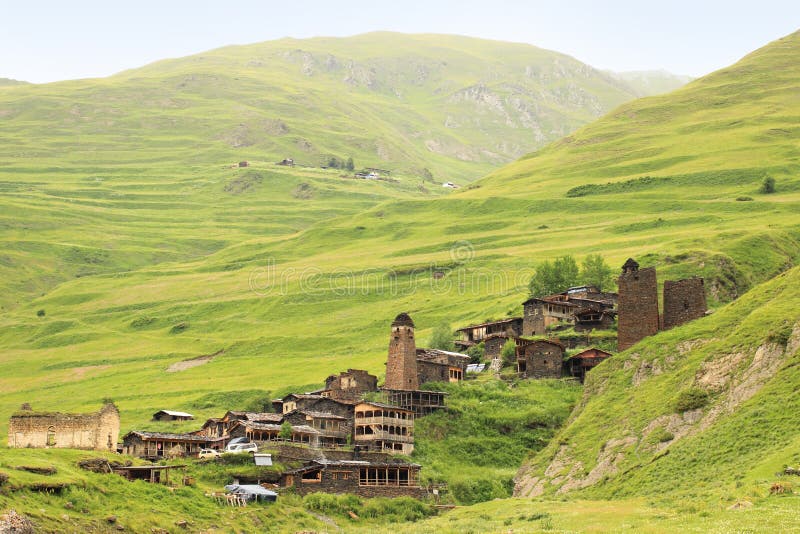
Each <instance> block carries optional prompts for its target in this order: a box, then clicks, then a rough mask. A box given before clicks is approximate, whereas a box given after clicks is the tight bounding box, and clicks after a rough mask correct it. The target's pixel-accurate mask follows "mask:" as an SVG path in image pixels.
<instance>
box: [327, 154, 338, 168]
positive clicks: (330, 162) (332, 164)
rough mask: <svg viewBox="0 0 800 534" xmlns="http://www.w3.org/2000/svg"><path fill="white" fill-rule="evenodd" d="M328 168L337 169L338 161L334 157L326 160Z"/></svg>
mask: <svg viewBox="0 0 800 534" xmlns="http://www.w3.org/2000/svg"><path fill="white" fill-rule="evenodd" d="M328 167H330V168H331V169H338V168H339V160H338V159H336V156H331V159H329V160H328Z"/></svg>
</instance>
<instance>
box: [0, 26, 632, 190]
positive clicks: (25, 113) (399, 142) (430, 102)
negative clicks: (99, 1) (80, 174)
mask: <svg viewBox="0 0 800 534" xmlns="http://www.w3.org/2000/svg"><path fill="white" fill-rule="evenodd" d="M637 94H638V93H637V92H636V91H635V90H633V89H632V88H630V87H628V86H627V85H626V84H625V83H624V82H621V81H618V80H615V79H613V78H612V77H610V76H609V75H607V74H604V73H601V72H599V71H596V70H595V69H593V68H591V67H589V66H588V65H585V64H583V63H581V62H579V61H576V60H575V59H573V58H571V57H568V56H565V55H563V54H559V53H557V52H552V51H549V50H543V49H540V48H536V47H533V46H530V45H523V44H513V43H504V42H497V41H487V40H481V39H474V38H467V37H458V36H448V35H404V34H396V33H370V34H365V35H359V36H355V37H348V38H315V39H302V40H297V39H281V40H277V41H269V42H264V43H259V44H254V45H246V46H231V47H226V48H221V49H217V50H212V51H208V52H205V53H202V54H198V55H195V56H189V57H185V58H180V59H169V60H164V61H160V62H157V63H153V64H151V65H148V66H145V67H143V68H138V69H134V70H129V71H125V72H121V73H119V74H117V75H115V76H111V77H108V78H103V79H88V80H76V81H66V82H59V83H50V84H44V85H27V86H24V87H19V88H7V90H6V91H4V93H3V96H2V97H1V98H0V116H2V117H3V122H2V124H1V125H0V134H2V135H3V138H4V143H3V146H2V148H1V149H0V160H2V161H4V162H7V163H10V162H12V161H13V162H16V163H17V164H19V163H21V162H20V160H23V161H24V160H36V161H37V162H39V163H40V164H42V163H44V162H47V163H46V165H57V166H59V167H64V166H75V165H77V166H85V165H87V164H88V165H101V164H105V165H108V164H111V165H114V166H118V165H120V164H123V163H136V164H139V165H145V164H146V165H154V164H159V163H164V162H174V161H181V162H184V163H185V164H189V163H200V162H202V163H204V164H209V163H220V162H225V161H228V160H229V159H230V160H239V159H256V160H267V161H271V160H276V161H277V160H280V159H282V158H284V157H292V158H294V159H295V160H296V161H297V162H299V163H302V164H308V165H318V164H319V163H321V162H327V161H328V159H329V158H330V157H331V156H334V157H338V158H340V159H346V158H347V157H349V156H352V157H353V158H354V159H355V161H356V163H357V164H358V165H362V166H368V167H379V168H388V169H390V170H403V171H407V172H416V173H419V172H421V170H422V169H423V168H428V169H430V170H431V171H432V172H433V174H434V176H436V177H437V179H438V181H439V182H440V183H441V182H443V181H446V180H452V181H456V182H465V181H471V180H474V179H476V178H478V177H480V176H482V175H483V174H485V173H486V172H487V171H489V170H490V169H492V168H494V167H496V166H497V165H499V164H502V163H506V162H509V161H511V160H513V159H515V158H517V157H519V156H520V155H522V154H524V153H526V152H529V151H530V150H532V149H534V148H537V147H540V146H543V145H544V144H546V143H547V142H549V141H552V140H554V139H557V138H559V137H562V136H563V135H566V134H567V133H569V132H571V131H573V130H574V129H576V128H577V127H579V126H581V125H583V124H586V123H587V122H589V121H591V120H593V119H595V118H596V117H598V116H600V115H602V114H603V113H605V112H607V111H609V110H610V109H613V108H614V107H616V106H617V105H619V104H620V103H622V102H625V101H628V100H631V99H632V98H634V97H635V96H636V95H637ZM9 160H10V161H9Z"/></svg>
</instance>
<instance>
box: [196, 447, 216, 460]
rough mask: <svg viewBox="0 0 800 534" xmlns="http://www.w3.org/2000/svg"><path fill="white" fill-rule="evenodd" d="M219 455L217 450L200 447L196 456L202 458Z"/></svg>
mask: <svg viewBox="0 0 800 534" xmlns="http://www.w3.org/2000/svg"><path fill="white" fill-rule="evenodd" d="M219 456H220V454H219V451H217V450H214V449H200V452H198V453H197V457H198V458H200V459H201V460H202V459H204V458H219Z"/></svg>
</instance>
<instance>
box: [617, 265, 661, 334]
mask: <svg viewBox="0 0 800 534" xmlns="http://www.w3.org/2000/svg"><path fill="white" fill-rule="evenodd" d="M617 284H618V287H619V297H618V298H619V300H618V311H619V316H618V317H619V319H618V325H617V348H618V349H619V350H625V349H627V348H628V347H630V346H632V345H634V344H636V343H637V342H638V341H639V340H641V339H643V338H645V337H647V336H652V335H653V334H655V333H657V332H658V327H659V321H658V285H657V282H656V269H655V267H648V268H645V269H639V264H638V263H636V261H634V260H633V259H632V258H628V261H626V262H625V265H623V266H622V274H620V275H619V279H617Z"/></svg>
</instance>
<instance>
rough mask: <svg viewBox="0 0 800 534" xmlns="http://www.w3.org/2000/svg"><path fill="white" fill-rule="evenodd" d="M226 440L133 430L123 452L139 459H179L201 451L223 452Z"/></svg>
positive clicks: (123, 444)
mask: <svg viewBox="0 0 800 534" xmlns="http://www.w3.org/2000/svg"><path fill="white" fill-rule="evenodd" d="M225 442H226V439H225V438H209V437H207V436H202V435H198V434H171V433H167V432H146V431H141V430H132V431H130V432H128V433H127V434H125V436H123V438H122V452H123V454H129V455H131V456H138V457H139V458H146V459H149V460H156V459H159V458H179V457H184V456H196V455H197V453H198V452H200V449H216V450H221V449H223V448H224V447H225Z"/></svg>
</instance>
